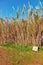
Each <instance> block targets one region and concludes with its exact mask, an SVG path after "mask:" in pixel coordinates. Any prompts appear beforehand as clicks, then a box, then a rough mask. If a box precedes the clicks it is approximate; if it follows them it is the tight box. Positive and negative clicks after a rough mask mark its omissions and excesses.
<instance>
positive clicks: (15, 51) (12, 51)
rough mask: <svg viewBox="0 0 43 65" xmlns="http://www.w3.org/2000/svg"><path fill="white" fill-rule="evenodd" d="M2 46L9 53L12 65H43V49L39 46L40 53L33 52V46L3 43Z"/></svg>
mask: <svg viewBox="0 0 43 65" xmlns="http://www.w3.org/2000/svg"><path fill="white" fill-rule="evenodd" d="M0 46H1V47H2V48H3V49H4V50H6V51H7V52H8V54H7V55H8V57H9V58H10V59H11V60H12V65H28V64H29V65H30V64H34V63H37V62H38V65H41V64H42V65H43V47H40V46H39V51H38V52H34V51H32V47H33V46H25V45H22V44H16V43H3V44H0Z"/></svg>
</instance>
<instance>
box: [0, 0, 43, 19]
mask: <svg viewBox="0 0 43 65" xmlns="http://www.w3.org/2000/svg"><path fill="white" fill-rule="evenodd" d="M40 1H41V2H42V5H43V0H40ZM28 2H30V4H31V5H32V6H33V9H35V6H36V5H38V0H0V17H1V18H5V17H8V18H11V17H12V16H13V17H16V10H18V13H19V17H20V18H21V16H22V15H21V13H20V10H19V9H18V8H20V9H23V6H24V4H25V5H26V9H25V12H26V13H25V16H24V17H26V16H27V15H28V14H27V11H28V8H29V7H28Z"/></svg>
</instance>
